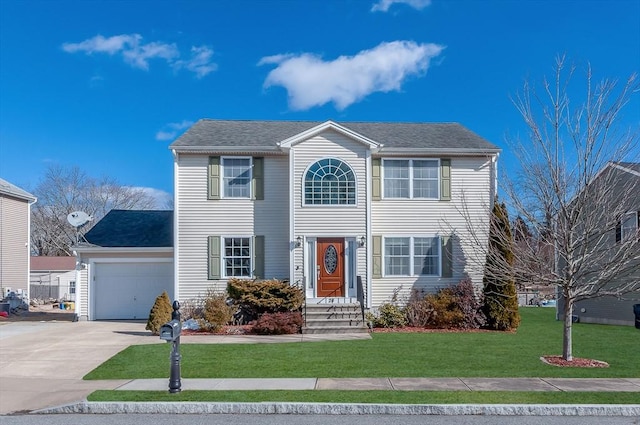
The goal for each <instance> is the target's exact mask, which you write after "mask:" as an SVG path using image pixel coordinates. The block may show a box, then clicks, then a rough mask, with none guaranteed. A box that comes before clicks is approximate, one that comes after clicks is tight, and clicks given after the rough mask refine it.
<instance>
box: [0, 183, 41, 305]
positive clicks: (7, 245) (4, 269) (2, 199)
mask: <svg viewBox="0 0 640 425" xmlns="http://www.w3.org/2000/svg"><path fill="white" fill-rule="evenodd" d="M35 202H36V198H35V196H33V195H31V194H30V193H28V192H26V191H24V190H22V189H20V188H19V187H17V186H15V185H13V184H11V183H9V182H8V181H6V180H3V179H1V178H0V291H1V293H0V299H1V298H3V297H5V296H6V295H8V294H9V293H10V292H14V293H16V294H18V295H23V296H24V297H25V298H27V300H28V298H29V235H30V232H31V205H33V204H34V203H35Z"/></svg>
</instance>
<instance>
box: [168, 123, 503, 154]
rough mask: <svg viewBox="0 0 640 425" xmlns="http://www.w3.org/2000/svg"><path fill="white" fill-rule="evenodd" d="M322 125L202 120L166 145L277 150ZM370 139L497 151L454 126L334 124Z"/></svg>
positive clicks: (387, 145)
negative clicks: (287, 142)
mask: <svg viewBox="0 0 640 425" xmlns="http://www.w3.org/2000/svg"><path fill="white" fill-rule="evenodd" d="M320 124H322V122H320V121H228V120H211V119H203V120H200V121H198V122H197V123H195V124H194V125H193V126H192V127H191V128H189V130H187V131H186V132H185V133H184V134H183V135H182V136H180V137H179V138H178V139H177V140H176V141H175V142H173V143H172V144H171V146H170V148H171V149H176V150H177V151H192V150H195V151H197V150H206V149H207V148H208V149H212V150H216V149H218V150H223V149H225V148H233V149H239V148H245V149H252V148H253V149H260V150H274V151H275V150H278V147H277V143H278V142H281V141H283V140H286V139H288V138H290V137H293V136H295V135H297V134H300V133H302V132H304V131H306V130H309V129H311V128H313V127H315V126H318V125H320ZM337 124H339V125H341V126H343V127H346V128H348V129H350V130H352V131H354V132H356V133H358V134H360V135H362V136H364V137H366V138H368V139H370V140H373V141H375V142H377V143H381V144H383V145H384V146H383V149H382V152H385V151H388V152H392V151H393V150H396V149H399V150H405V149H418V150H423V149H427V150H428V149H433V150H447V149H449V150H451V151H460V150H470V151H478V152H492V151H493V152H495V151H499V150H500V149H499V148H498V147H497V146H496V145H494V144H492V143H490V142H488V141H487V140H485V139H483V138H482V137H480V136H478V135H477V134H475V133H473V132H472V131H470V130H468V129H466V128H465V127H463V126H461V125H460V124H457V123H391V122H337Z"/></svg>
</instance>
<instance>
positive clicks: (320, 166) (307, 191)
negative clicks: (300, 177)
mask: <svg viewBox="0 0 640 425" xmlns="http://www.w3.org/2000/svg"><path fill="white" fill-rule="evenodd" d="M304 203H305V205H355V203H356V176H355V174H354V173H353V170H352V169H351V167H350V166H349V165H348V164H347V163H346V162H343V161H341V160H339V159H335V158H324V159H321V160H320V161H318V162H315V163H314V164H312V165H311V166H310V167H309V169H308V170H307V172H306V174H305V176H304Z"/></svg>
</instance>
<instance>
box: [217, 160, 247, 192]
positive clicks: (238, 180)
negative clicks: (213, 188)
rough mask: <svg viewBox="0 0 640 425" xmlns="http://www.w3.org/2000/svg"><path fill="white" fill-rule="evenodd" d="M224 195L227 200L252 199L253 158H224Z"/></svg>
mask: <svg viewBox="0 0 640 425" xmlns="http://www.w3.org/2000/svg"><path fill="white" fill-rule="evenodd" d="M222 193H223V196H224V197H225V198H250V197H251V158H225V157H223V158H222Z"/></svg>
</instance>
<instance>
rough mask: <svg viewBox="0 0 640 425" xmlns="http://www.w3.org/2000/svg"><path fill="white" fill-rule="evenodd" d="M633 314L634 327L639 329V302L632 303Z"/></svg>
mask: <svg viewBox="0 0 640 425" xmlns="http://www.w3.org/2000/svg"><path fill="white" fill-rule="evenodd" d="M633 314H634V315H635V316H636V329H640V304H634V305H633Z"/></svg>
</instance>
